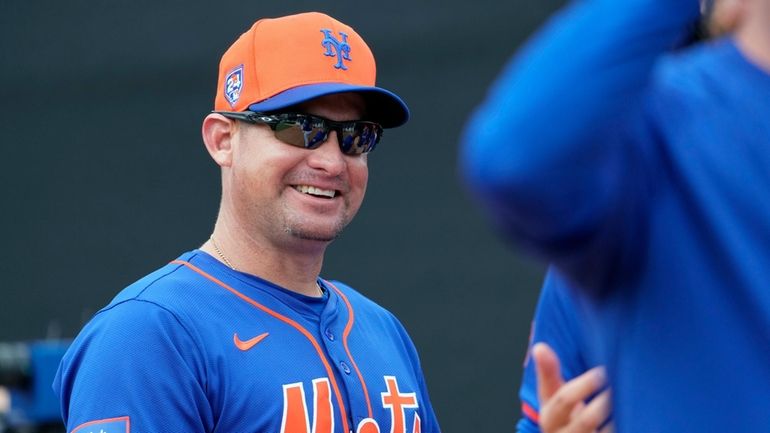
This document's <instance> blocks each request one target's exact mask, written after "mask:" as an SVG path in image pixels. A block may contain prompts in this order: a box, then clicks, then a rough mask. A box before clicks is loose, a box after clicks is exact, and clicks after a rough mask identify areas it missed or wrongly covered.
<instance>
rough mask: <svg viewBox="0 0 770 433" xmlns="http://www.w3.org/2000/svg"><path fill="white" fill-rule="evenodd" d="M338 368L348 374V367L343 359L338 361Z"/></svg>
mask: <svg viewBox="0 0 770 433" xmlns="http://www.w3.org/2000/svg"><path fill="white" fill-rule="evenodd" d="M340 368H341V369H342V371H344V372H345V374H350V367H348V365H347V364H345V361H340Z"/></svg>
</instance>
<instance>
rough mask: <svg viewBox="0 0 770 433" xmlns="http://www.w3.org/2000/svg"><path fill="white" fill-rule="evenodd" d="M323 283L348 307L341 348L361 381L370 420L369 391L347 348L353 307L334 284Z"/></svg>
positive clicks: (352, 320)
mask: <svg viewBox="0 0 770 433" xmlns="http://www.w3.org/2000/svg"><path fill="white" fill-rule="evenodd" d="M324 282H326V283H328V284H329V285H330V286H332V288H333V289H334V291H336V292H337V294H338V295H340V298H342V300H343V301H345V305H347V307H348V312H349V313H350V317H348V323H347V325H345V331H343V333H342V346H343V347H345V353H347V354H348V358H350V363H351V364H353V368H354V369H355V370H356V374H357V375H358V380H360V381H361V388H363V389H364V398H365V399H366V409H367V410H368V411H369V418H372V403H371V401H369V391H367V389H366V382H364V377H363V376H362V375H361V371H360V370H359V369H358V365H356V361H355V360H354V359H353V355H351V354H350V348H349V347H348V335H350V330H351V329H353V322H354V316H353V306H352V305H350V301H348V298H347V297H345V295H344V294H343V293H342V291H341V290H340V289H338V288H337V286H335V285H334V284H332V283H330V282H328V281H326V280H324Z"/></svg>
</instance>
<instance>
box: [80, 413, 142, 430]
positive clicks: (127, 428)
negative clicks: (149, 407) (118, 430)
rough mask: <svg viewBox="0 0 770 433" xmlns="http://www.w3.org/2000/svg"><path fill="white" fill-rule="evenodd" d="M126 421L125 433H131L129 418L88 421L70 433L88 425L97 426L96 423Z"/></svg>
mask: <svg viewBox="0 0 770 433" xmlns="http://www.w3.org/2000/svg"><path fill="white" fill-rule="evenodd" d="M122 420H125V421H126V433H129V432H130V431H131V418H129V417H127V416H121V417H117V418H107V419H97V420H96V421H89V422H85V423H83V424H80V425H79V426H77V427H75V429H74V430H72V431H71V432H70V433H75V432H76V431H78V430H80V429H82V428H83V427H87V426H89V425H93V424H97V423H103V422H115V421H122Z"/></svg>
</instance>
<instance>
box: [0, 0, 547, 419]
mask: <svg viewBox="0 0 770 433" xmlns="http://www.w3.org/2000/svg"><path fill="white" fill-rule="evenodd" d="M561 3H562V2H561V1H556V0H517V1H508V2H498V1H489V0H486V1H484V0H481V1H474V2H467V1H459V0H446V1H442V2H438V1H424V2H416V1H406V0H392V1H388V2H376V3H375V2H362V1H353V0H337V1H334V2H320V1H299V0H285V1H281V2H265V1H251V2H248V1H242V2H225V3H222V2H203V1H184V2H182V1H166V2H143V1H134V2H109V1H105V2H97V1H88V2H87V1H75V0H72V1H66V2H57V1H52V0H49V1H34V0H31V1H22V0H3V1H0V66H1V67H0V144H1V145H2V161H3V162H4V163H3V168H2V170H0V181H1V182H0V185H2V186H1V188H2V193H3V201H2V203H3V204H2V212H1V213H0V227H2V233H3V241H4V248H3V250H4V251H3V256H2V260H1V261H0V266H2V268H0V271H1V273H0V275H1V276H0V290H2V292H0V293H1V296H0V341H24V340H32V339H40V338H45V337H60V336H62V337H71V336H73V335H74V334H75V333H76V332H77V331H78V329H79V328H80V327H81V326H82V324H83V322H84V321H85V320H87V319H88V318H89V317H90V316H91V315H92V314H93V313H94V312H95V311H96V310H97V309H99V308H100V307H101V306H102V305H104V304H105V303H106V302H108V301H109V300H110V299H111V298H112V296H114V294H115V293H116V292H117V291H118V290H120V289H121V288H123V287H124V286H126V285H127V284H129V283H131V282H132V281H134V280H135V279H137V278H138V277H140V276H142V275H143V274H145V273H147V272H149V271H151V270H153V269H155V268H157V267H158V266H160V265H162V264H164V263H166V262H168V261H169V260H171V259H173V258H175V257H176V256H177V255H178V254H179V253H180V252H182V251H186V250H189V249H193V248H196V247H197V246H199V245H200V244H201V243H203V242H204V241H205V240H206V238H207V237H208V234H209V233H210V231H211V229H212V226H213V222H214V219H215V216H216V211H217V206H218V202H219V172H218V169H217V167H216V166H215V165H214V163H213V162H212V161H211V160H210V158H209V157H208V154H207V153H206V151H205V149H204V147H203V145H202V141H201V139H200V132H199V131H200V123H201V120H202V118H203V117H204V116H205V115H206V113H207V112H208V111H209V110H210V109H211V107H212V104H213V103H212V101H213V97H214V93H215V87H216V72H217V64H218V61H219V57H220V56H221V54H222V52H223V51H224V50H225V48H226V47H227V46H228V45H229V44H230V43H231V42H232V41H233V40H234V39H235V38H236V37H237V36H238V35H240V33H241V32H243V31H245V30H246V29H247V28H248V27H249V26H250V24H251V23H252V22H253V21H254V20H255V19H256V18H258V17H262V16H278V15H283V14H287V13H294V12H300V11H307V10H320V11H324V12H327V13H329V14H331V15H333V16H335V17H337V18H338V19H340V20H342V21H344V22H346V23H348V24H350V25H352V26H353V27H354V28H356V30H357V31H358V32H359V33H360V34H361V35H362V36H363V37H364V38H365V39H366V40H367V42H368V43H369V44H370V46H371V47H372V49H373V51H374V53H375V55H376V56H377V59H378V68H379V70H378V82H379V84H380V85H382V86H384V87H386V88H389V89H391V90H394V91H396V92H397V93H398V94H399V95H401V96H402V97H403V98H404V99H405V100H406V101H407V102H408V104H409V105H410V108H411V110H412V120H411V122H410V123H409V124H407V125H406V126H405V127H403V128H400V129H396V130H389V131H387V132H386V135H385V139H384V140H383V142H382V143H381V146H380V147H379V148H378V150H377V152H375V153H374V154H372V155H371V158H370V160H369V161H370V184H369V191H368V194H367V198H366V200H365V203H364V207H363V209H362V210H361V212H360V213H359V216H358V217H357V219H356V220H355V221H354V223H353V224H352V225H351V226H350V227H349V229H348V230H347V231H346V232H345V234H344V235H343V236H342V237H341V238H340V239H339V240H338V241H337V242H335V243H334V244H333V245H332V246H331V247H330V248H329V250H328V252H327V256H326V263H325V268H324V272H323V275H324V276H325V277H327V278H333V279H339V280H342V281H345V282H347V283H349V284H351V285H353V286H354V287H357V288H358V289H359V290H361V291H362V292H364V293H365V294H367V295H368V296H370V297H371V298H373V299H374V300H376V301H377V302H379V303H381V304H382V305H384V306H385V307H387V308H389V309H390V310H391V311H393V312H394V313H395V314H396V315H397V316H398V317H399V318H400V319H401V320H402V321H403V322H404V324H405V325H406V327H407V329H409V331H410V333H411V335H412V337H413V338H414V340H415V343H416V345H417V346H418V349H419V350H420V353H421V357H422V361H423V367H424V370H425V372H426V376H427V379H428V384H429V388H430V392H431V397H432V400H433V404H434V406H435V409H436V411H437V413H438V416H439V418H440V420H441V422H442V425H443V429H444V431H445V432H446V433H467V432H491V431H513V429H514V425H513V424H514V422H515V420H516V418H517V417H518V413H519V409H518V400H517V397H516V392H517V387H518V383H519V375H520V367H521V361H522V359H523V356H524V351H525V349H526V338H527V335H528V332H529V322H530V319H531V315H532V309H533V306H534V302H535V299H536V296H537V289H538V287H539V283H540V278H541V276H542V270H543V269H542V267H541V266H539V265H536V264H535V262H533V261H531V260H528V259H525V258H523V257H521V256H519V255H518V254H517V253H515V252H514V251H513V250H511V249H509V248H508V247H507V246H506V245H504V244H503V243H502V242H501V241H500V240H499V239H498V237H497V236H496V235H495V234H494V233H492V231H491V230H490V229H489V227H488V225H487V224H486V223H485V221H483V220H482V218H481V215H480V213H479V212H478V210H477V209H476V208H475V206H474V204H473V202H472V200H471V199H470V198H469V197H468V196H467V195H466V194H465V192H464V191H463V189H462V186H461V184H460V182H459V179H458V177H457V173H456V166H457V147H458V137H459V134H460V130H461V127H462V125H463V124H464V121H465V119H466V118H467V116H468V114H469V113H470V112H471V110H472V109H473V107H474V106H475V105H476V104H478V103H479V102H480V100H481V99H482V97H483V95H484V92H485V91H486V89H487V87H488V85H489V84H490V83H491V81H492V79H493V78H494V76H495V75H496V74H497V72H498V71H499V69H500V68H501V67H502V66H503V64H504V63H505V61H506V59H507V58H508V57H509V55H510V54H511V53H513V52H514V51H515V49H516V48H517V47H519V46H520V44H521V43H522V42H523V41H524V40H525V38H526V37H527V35H529V34H530V33H531V32H532V31H533V30H534V29H535V28H536V27H537V26H538V25H539V24H540V23H542V22H543V20H545V18H546V17H547V15H548V14H549V13H550V12H552V11H553V10H554V9H556V7H557V6H559V5H560V4H561ZM287 55H291V54H290V53H287Z"/></svg>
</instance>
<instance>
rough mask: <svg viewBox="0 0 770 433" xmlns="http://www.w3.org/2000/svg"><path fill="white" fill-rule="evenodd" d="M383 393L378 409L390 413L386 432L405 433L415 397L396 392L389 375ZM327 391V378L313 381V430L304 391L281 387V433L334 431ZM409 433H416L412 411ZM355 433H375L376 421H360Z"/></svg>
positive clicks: (416, 421) (300, 387)
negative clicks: (408, 412) (388, 430)
mask: <svg viewBox="0 0 770 433" xmlns="http://www.w3.org/2000/svg"><path fill="white" fill-rule="evenodd" d="M384 379H385V384H386V386H387V391H385V392H382V393H381V396H382V407H383V408H385V409H388V410H389V412H390V426H391V427H390V431H391V432H392V433H408V430H407V409H417V407H418V403H417V397H416V394H415V393H413V392H411V393H403V394H402V393H400V392H399V390H398V381H397V379H396V378H395V377H393V376H385V377H384ZM331 395H332V394H331V388H330V386H329V379H328V378H325V377H324V378H319V379H315V380H313V414H314V416H313V428H312V430H311V428H310V420H308V413H309V412H308V405H307V402H306V398H305V389H304V387H303V384H302V383H292V384H289V385H284V386H283V418H282V420H281V433H311V432H312V433H332V432H334V409H333V405H334V403H333V402H332V399H331ZM411 412H412V414H410V415H412V423H411V427H412V429H411V433H420V432H421V427H420V415H419V414H418V413H417V411H416V410H413V411H411ZM355 431H356V432H357V433H379V432H381V431H382V429H380V426H379V424H377V421H376V420H374V419H372V418H364V419H363V420H361V422H360V423H359V424H358V426H357V427H356V430H355Z"/></svg>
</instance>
